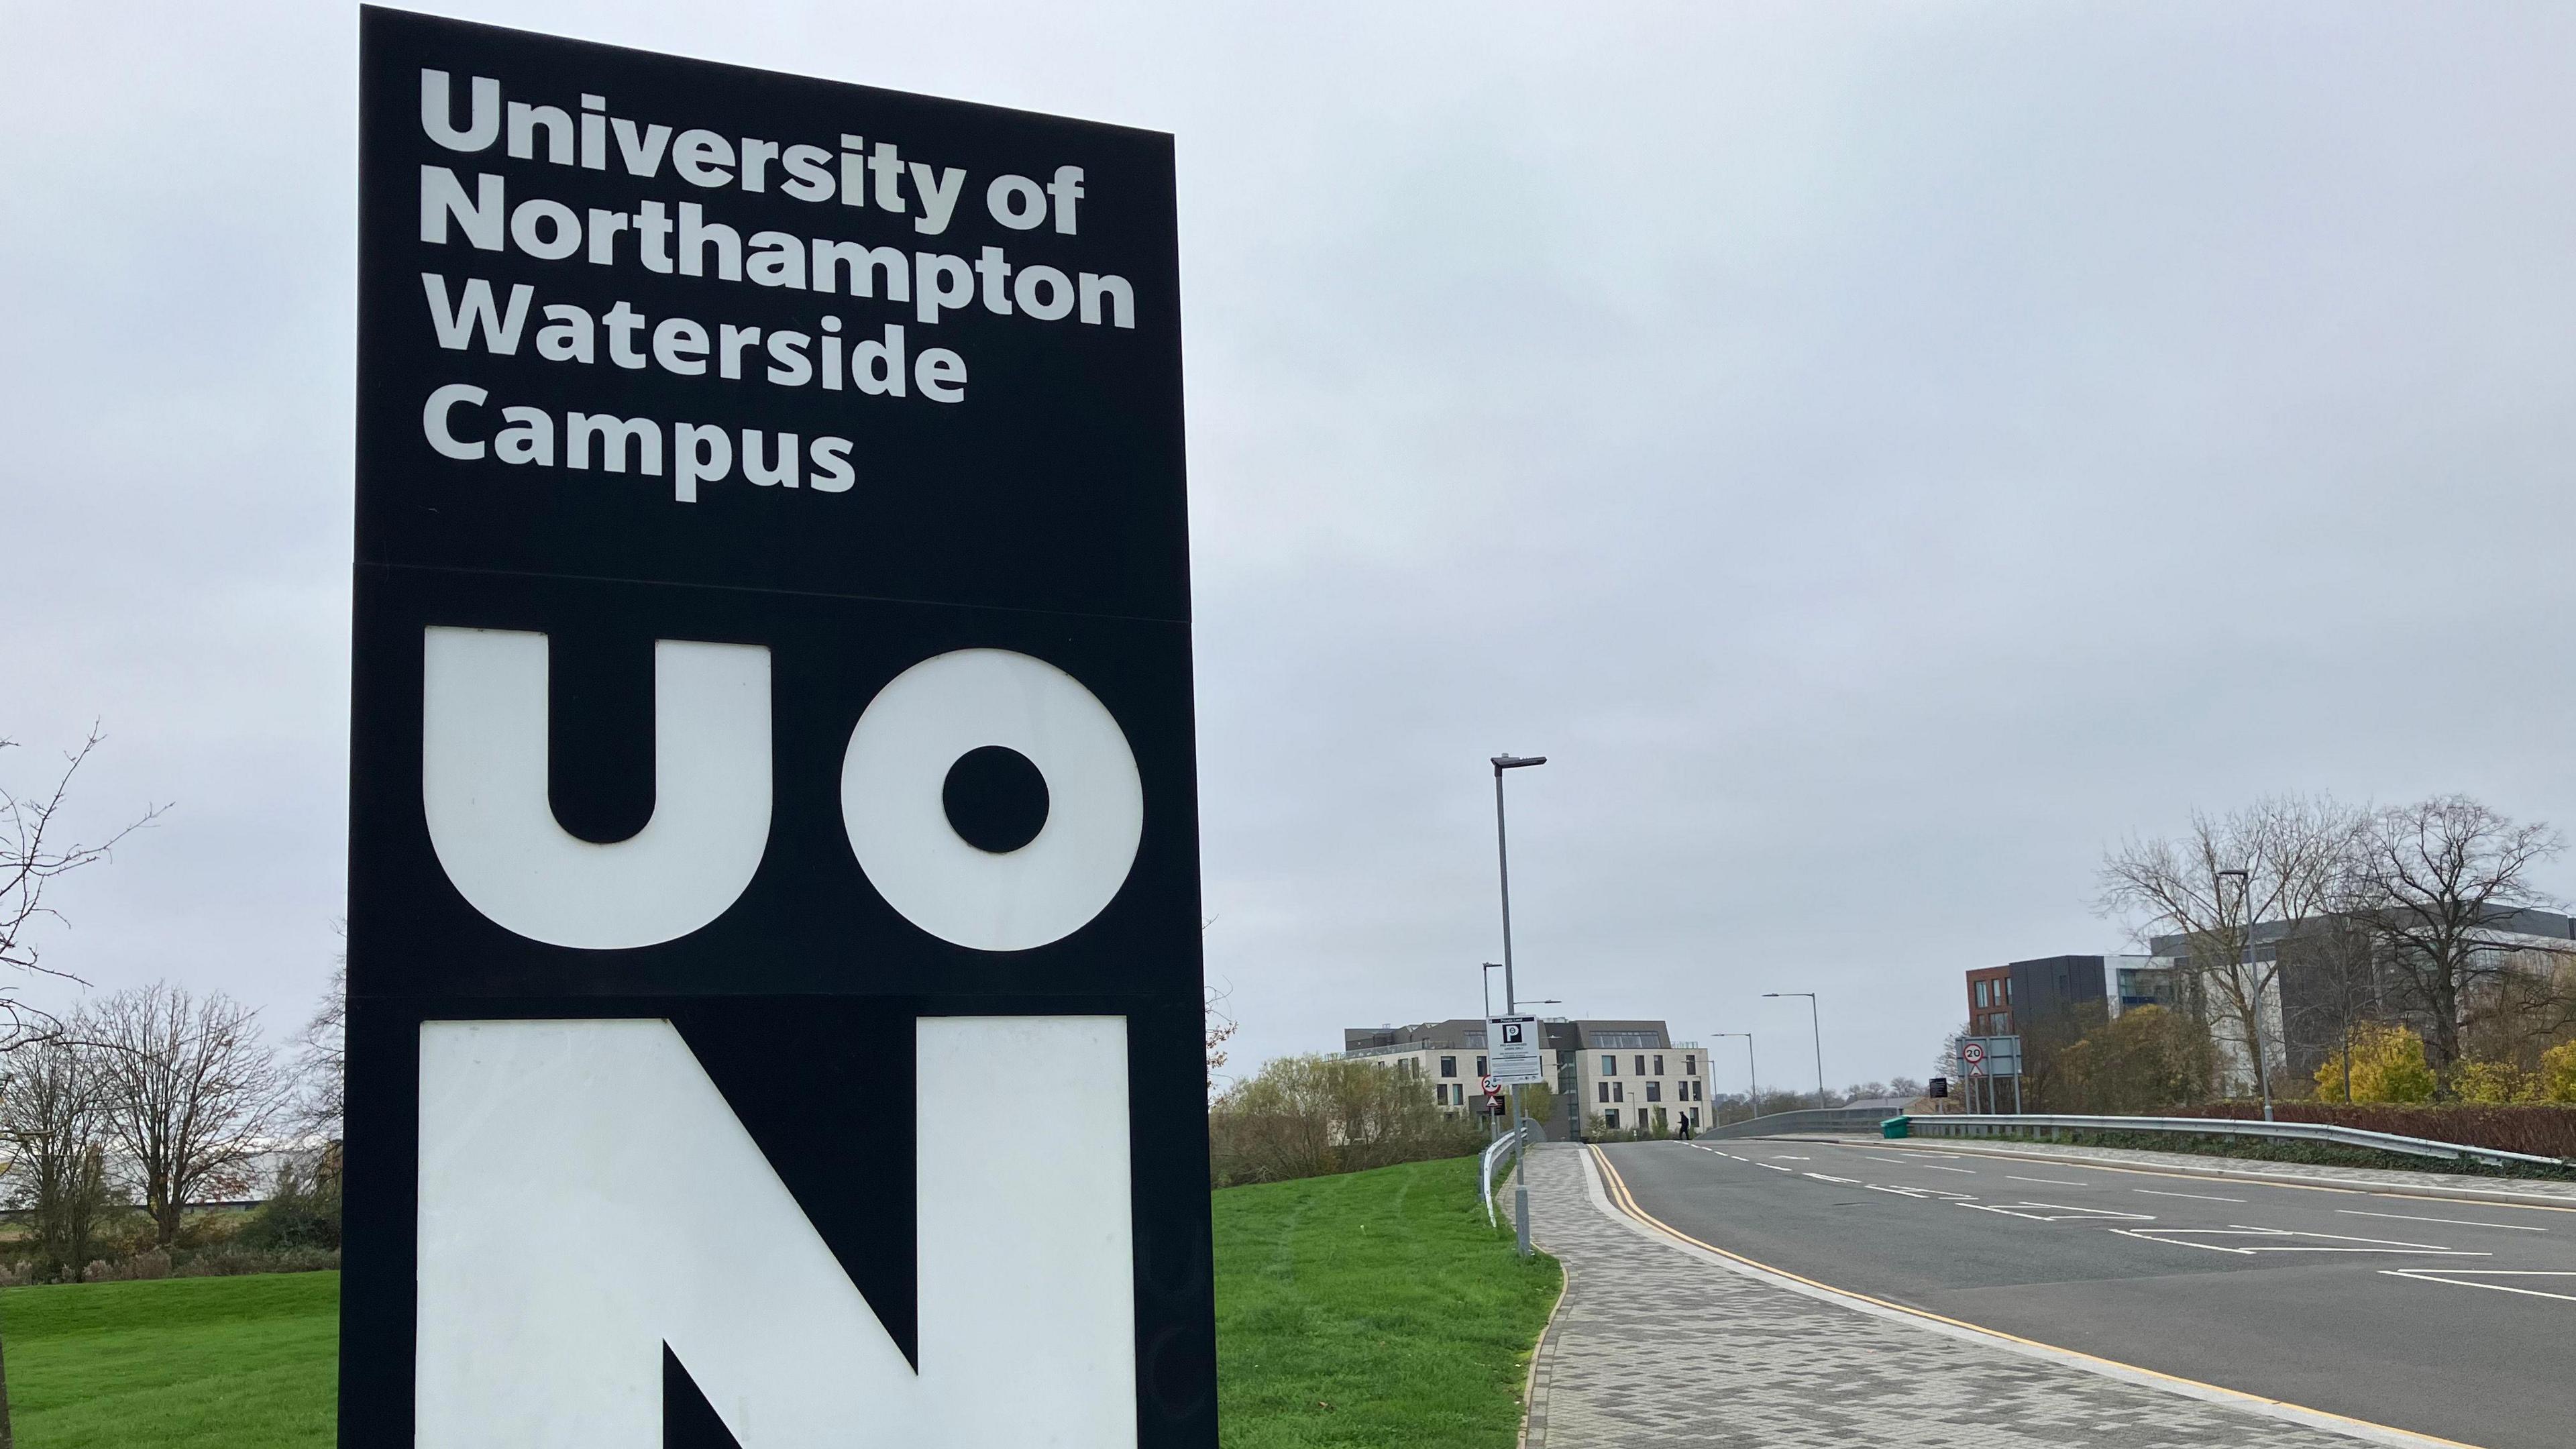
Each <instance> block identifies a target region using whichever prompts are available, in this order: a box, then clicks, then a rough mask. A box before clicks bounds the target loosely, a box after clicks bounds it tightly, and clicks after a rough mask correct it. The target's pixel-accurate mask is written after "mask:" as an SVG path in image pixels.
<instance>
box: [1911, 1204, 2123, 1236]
mask: <svg viewBox="0 0 2576 1449" xmlns="http://www.w3.org/2000/svg"><path fill="white" fill-rule="evenodd" d="M1959 1206H1961V1207H1964V1208H1975V1209H1976V1210H1977V1211H1979V1212H1981V1213H2001V1214H2003V1215H2004V1216H2005V1217H2008V1218H2028V1219H2030V1220H2031V1221H2032V1222H2035V1223H2064V1222H2099V1221H2100V1220H2102V1219H2103V1218H2125V1219H2127V1220H2128V1221H2130V1222H2133V1223H2151V1222H2154V1221H2155V1220H2156V1215H2155V1214H2154V1213H2124V1212H2115V1211H2113V1210H2112V1209H2110V1208H2088V1207H2068V1206H2067V1205H2066V1204H2064V1203H2056V1202H2015V1203H1982V1202H1963V1203H1961V1204H1959ZM2025 1208H2045V1209H2047V1211H2045V1212H2025V1211H2023V1209H2025ZM2111 1231H2113V1232H2115V1233H2116V1232H2125V1231H2126V1229H2123V1228H2113V1229H2112V1230H2111Z"/></svg>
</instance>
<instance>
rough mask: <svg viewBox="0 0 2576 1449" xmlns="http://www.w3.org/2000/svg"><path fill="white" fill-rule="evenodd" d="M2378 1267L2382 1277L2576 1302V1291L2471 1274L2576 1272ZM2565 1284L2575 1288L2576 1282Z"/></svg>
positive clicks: (2573, 1276)
mask: <svg viewBox="0 0 2576 1449" xmlns="http://www.w3.org/2000/svg"><path fill="white" fill-rule="evenodd" d="M2379 1271H2380V1274H2381V1275H2382V1276H2383V1277H2389V1278H2412V1279H2413V1280H2415V1281H2416V1282H2418V1283H2448V1284H2450V1285H2451V1286H2452V1287H2454V1288H2492V1289H2494V1290H2495V1291H2496V1292H2498V1293H2519V1294H2522V1295H2523V1296H2525V1297H2527V1298H2555V1299H2558V1300H2559V1301H2561V1302H2564V1303H2576V1293H2545V1292H2543V1291H2541V1290H2540V1289H2538V1288H2516V1287H2514V1286H2513V1285H2512V1284H2510V1283H2474V1282H2471V1281H2469V1280H2470V1279H2472V1278H2570V1279H2576V1273H2562V1272H2552V1271H2544V1270H2542V1269H2537V1268H2449V1269H2443V1270H2440V1271H2436V1270H2434V1269H2431V1268H2382V1269H2380V1270H2379ZM2564 1286H2566V1287H2569V1288H2576V1282H2571V1283H2568V1284H2565V1285H2564Z"/></svg>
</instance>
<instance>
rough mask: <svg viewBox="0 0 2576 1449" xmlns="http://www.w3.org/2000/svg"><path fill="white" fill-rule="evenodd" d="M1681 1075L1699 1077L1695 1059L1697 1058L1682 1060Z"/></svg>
mask: <svg viewBox="0 0 2576 1449" xmlns="http://www.w3.org/2000/svg"><path fill="white" fill-rule="evenodd" d="M1682 1075H1683V1076H1685V1077H1696V1076H1698V1075H1699V1058H1697V1057H1684V1058H1682Z"/></svg>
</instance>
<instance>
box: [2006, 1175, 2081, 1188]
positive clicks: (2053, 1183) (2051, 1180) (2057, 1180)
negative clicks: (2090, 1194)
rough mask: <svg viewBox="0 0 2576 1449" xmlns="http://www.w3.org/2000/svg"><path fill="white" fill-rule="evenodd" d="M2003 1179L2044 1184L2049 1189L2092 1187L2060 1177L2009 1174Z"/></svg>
mask: <svg viewBox="0 0 2576 1449" xmlns="http://www.w3.org/2000/svg"><path fill="white" fill-rule="evenodd" d="M2004 1179H2005V1180H2006V1181H2008V1182H2037V1183H2045V1184H2047V1185H2048V1186H2050V1187H2091V1186H2092V1185H2093V1184H2091V1183H2089V1182H2068V1181H2067V1180H2066V1179H2065V1178H2062V1177H2014V1176H2013V1175H2012V1174H2011V1173H2009V1172H2007V1173H2005V1174H2004Z"/></svg>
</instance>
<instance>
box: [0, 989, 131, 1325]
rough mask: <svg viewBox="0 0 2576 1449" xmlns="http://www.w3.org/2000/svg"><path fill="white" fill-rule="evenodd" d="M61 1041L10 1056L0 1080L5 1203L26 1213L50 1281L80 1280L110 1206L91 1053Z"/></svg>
mask: <svg viewBox="0 0 2576 1449" xmlns="http://www.w3.org/2000/svg"><path fill="white" fill-rule="evenodd" d="M78 1034H79V1026H78V1023H77V1022H75V1023H73V1024H71V1027H70V1031H69V1033H68V1034H67V1035H65V1036H48V1037H41V1038H39V1039H37V1040H35V1041H32V1042H29V1043H27V1044H25V1045H24V1046H22V1047H21V1048H19V1049H18V1050H17V1051H15V1052H12V1053H10V1054H9V1059H8V1072H7V1075H6V1077H5V1078H0V1142H5V1143H7V1145H8V1148H9V1153H10V1160H9V1170H8V1179H9V1187H10V1191H9V1197H10V1201H11V1202H12V1203H14V1204H15V1205H16V1206H18V1207H19V1208H21V1209H23V1210H25V1212H26V1214H27V1221H28V1226H29V1227H30V1228H32V1229H33V1230H34V1234H35V1239H36V1248H37V1252H38V1254H39V1256H40V1259H41V1261H42V1262H43V1264H44V1266H45V1267H46V1268H47V1269H48V1270H49V1271H50V1272H51V1273H52V1274H54V1275H56V1276H61V1275H66V1274H68V1275H72V1276H74V1277H77V1276H78V1274H79V1273H80V1270H81V1267H82V1265H84V1264H86V1263H88V1262H89V1261H90V1258H91V1256H92V1249H93V1247H94V1246H95V1242H96V1238H97V1234H98V1230H99V1227H100V1226H101V1224H102V1222H103V1220H104V1219H105V1218H106V1216H107V1214H108V1213H109V1212H110V1211H111V1210H112V1209H113V1208H114V1206H115V1197H114V1193H113V1191H112V1190H111V1187H110V1185H109V1182H108V1176H107V1160H106V1159H107V1154H106V1143H105V1142H104V1140H103V1136H104V1129H105V1124H104V1123H103V1122H102V1121H101V1114H100V1110H99V1107H100V1102H99V1090H98V1074H97V1071H96V1070H95V1067H94V1064H93V1063H92V1061H91V1059H90V1058H91V1053H90V1051H89V1050H88V1049H87V1048H85V1047H83V1046H81V1045H80V1044H79V1043H78V1042H77V1041H75V1040H72V1039H71V1038H72V1037H76V1036H77V1035H78Z"/></svg>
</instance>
